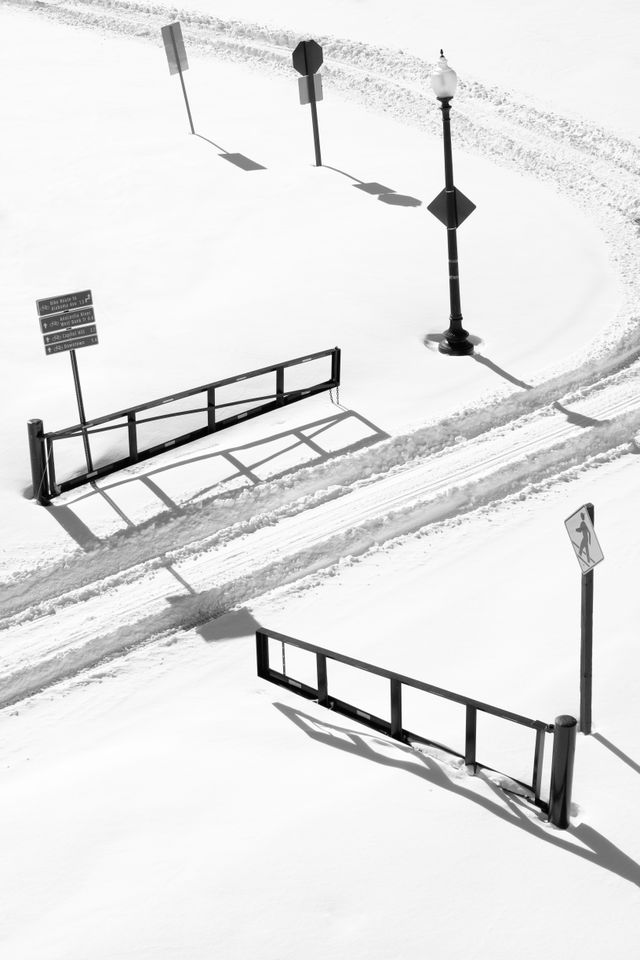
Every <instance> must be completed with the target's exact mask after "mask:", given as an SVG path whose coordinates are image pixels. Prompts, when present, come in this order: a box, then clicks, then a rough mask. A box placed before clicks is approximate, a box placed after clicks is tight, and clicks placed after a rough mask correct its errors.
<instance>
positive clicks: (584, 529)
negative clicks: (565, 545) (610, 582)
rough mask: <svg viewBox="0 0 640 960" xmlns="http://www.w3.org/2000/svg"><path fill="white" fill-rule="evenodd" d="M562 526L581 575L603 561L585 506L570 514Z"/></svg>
mask: <svg viewBox="0 0 640 960" xmlns="http://www.w3.org/2000/svg"><path fill="white" fill-rule="evenodd" d="M564 525H565V527H566V528H567V533H568V534H569V539H570V540H571V543H572V545H573V549H574V551H575V554H576V557H577V558H578V563H579V564H580V569H581V570H582V573H583V574H585V573H589V571H590V570H593V568H594V567H595V566H596V564H598V563H600V561H601V560H604V554H603V552H602V549H601V547H600V544H599V543H598V538H597V537H596V532H595V530H594V529H593V523H592V522H591V517H590V516H589V511H588V510H587V507H586V504H585V505H584V506H582V507H580V509H579V510H576V512H575V513H572V514H571V516H570V517H568V518H567V519H566V520H565V522H564Z"/></svg>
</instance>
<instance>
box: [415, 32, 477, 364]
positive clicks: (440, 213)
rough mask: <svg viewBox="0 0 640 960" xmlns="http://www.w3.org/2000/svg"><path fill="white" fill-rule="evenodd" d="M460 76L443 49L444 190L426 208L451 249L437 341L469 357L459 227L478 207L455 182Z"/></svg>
mask: <svg viewBox="0 0 640 960" xmlns="http://www.w3.org/2000/svg"><path fill="white" fill-rule="evenodd" d="M457 82H458V77H457V74H456V72H455V70H452V69H451V67H450V66H449V64H448V63H447V61H446V59H445V56H444V54H443V52H442V50H441V51H440V60H439V61H438V64H437V65H436V69H435V70H434V72H433V73H432V74H431V86H432V87H433V91H434V93H435V95H436V97H437V98H438V100H439V101H440V104H441V108H442V137H443V141H444V190H443V191H442V192H441V193H439V194H438V196H437V197H436V198H435V200H432V201H431V203H430V204H429V206H428V207H427V210H428V211H429V212H430V213H432V214H433V215H434V217H437V219H438V220H440V222H441V223H443V224H444V225H445V227H446V228H447V247H448V251H449V303H450V305H451V312H450V315H449V329H448V330H446V331H445V333H444V336H443V338H442V340H441V341H440V343H439V344H438V349H439V350H440V352H441V353H447V354H450V355H452V356H458V357H463V356H468V354H470V353H473V343H472V342H471V340H469V334H468V332H467V331H466V330H465V329H464V328H463V326H462V312H461V307H460V274H459V271H458V240H457V236H456V230H457V229H458V227H459V226H460V224H461V223H463V222H464V221H465V220H466V219H467V217H468V216H469V214H470V213H473V211H474V210H475V208H476V205H475V203H472V202H471V200H468V199H467V198H466V197H465V195H464V194H463V193H460V191H459V190H458V189H457V188H456V187H455V186H454V183H453V153H452V150H451V121H450V114H451V101H452V100H453V95H454V93H455V92H456V85H457Z"/></svg>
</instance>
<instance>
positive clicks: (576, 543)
mask: <svg viewBox="0 0 640 960" xmlns="http://www.w3.org/2000/svg"><path fill="white" fill-rule="evenodd" d="M594 518H595V510H594V507H593V504H592V503H585V504H584V505H583V506H582V507H580V509H579V510H576V512H575V513H572V514H571V516H570V517H567V519H566V520H565V522H564V525H565V527H566V529H567V533H568V534H569V539H570V540H571V545H572V546H573V549H574V552H575V555H576V558H577V560H578V563H579V564H580V570H581V572H582V596H581V603H580V732H581V733H586V734H589V733H591V694H592V666H593V568H594V567H595V566H596V565H597V564H598V563H600V562H601V561H602V560H604V554H603V552H602V549H601V547H600V544H599V543H598V538H597V537H596V531H595V529H594V526H593V523H594Z"/></svg>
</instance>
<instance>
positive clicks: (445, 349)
mask: <svg viewBox="0 0 640 960" xmlns="http://www.w3.org/2000/svg"><path fill="white" fill-rule="evenodd" d="M460 333H461V334H462V336H460ZM460 333H458V334H451V333H450V331H449V330H447V331H446V332H445V333H444V335H443V338H442V340H441V341H440V343H439V344H438V350H439V351H440V353H445V354H447V356H450V357H468V356H469V354H470V353H473V344H472V343H471V340H469V339H468V336H469V335H468V333H467V331H466V330H461V331H460Z"/></svg>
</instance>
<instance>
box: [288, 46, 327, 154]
mask: <svg viewBox="0 0 640 960" xmlns="http://www.w3.org/2000/svg"><path fill="white" fill-rule="evenodd" d="M323 59H324V57H323V53H322V47H321V46H320V44H319V43H316V41H315V40H301V41H300V43H299V44H298V46H297V47H296V48H295V50H294V51H293V54H292V60H293V66H294V67H295V69H296V70H297V71H298V73H301V74H302V76H301V78H300V79H299V80H298V87H299V90H300V103H302V104H305V103H308V104H309V105H310V107H311V123H312V126H313V145H314V147H315V152H316V167H321V166H322V157H321V156H320V133H319V131H318V111H317V109H316V101H317V100H322V77H321V76H319V75H318V76H315V74H316V71H318V70H319V69H320V67H321V66H322V62H323Z"/></svg>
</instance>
